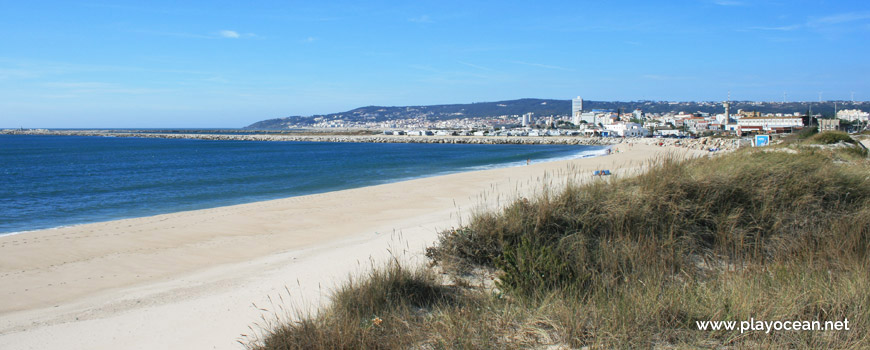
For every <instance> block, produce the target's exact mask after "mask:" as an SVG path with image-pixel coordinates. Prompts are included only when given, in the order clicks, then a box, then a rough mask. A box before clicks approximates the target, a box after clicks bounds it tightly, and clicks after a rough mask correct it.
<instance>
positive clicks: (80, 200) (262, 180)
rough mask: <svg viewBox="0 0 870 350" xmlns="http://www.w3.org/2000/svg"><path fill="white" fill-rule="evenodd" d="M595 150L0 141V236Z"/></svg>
mask: <svg viewBox="0 0 870 350" xmlns="http://www.w3.org/2000/svg"><path fill="white" fill-rule="evenodd" d="M604 152H605V147H602V146H573V145H469V144H414V143H327V142H268V141H263V142H259V141H208V140H185V139H155V138H134V137H130V138H127V137H124V138H113V137H89V136H31V135H0V234H9V233H13V232H22V231H30V230H37V229H45V228H54V227H61V226H68V225H76V224H84V223H92V222H100V221H108V220H115V219H123V218H131V217H142V216H149V215H156V214H163V213H170V212H177V211H184V210H194V209H204V208H212V207H218V206H224V205H233V204H241V203H249V202H255V201H261V200H268V199H276V198H283V197H290V196H299V195H305V194H312V193H321V192H328V191H335V190H342V189H348V188H355V187H362V186H370V185H376V184H383V183H389V182H396V181H402V180H407V179H413V178H420V177H426V176H434V175H441V174H448V173H456V172H462V171H469V170H479V169H486V168H495V167H505V166H518V165H524V164H526V161H527V160H529V159H530V160H531V161H532V162H539V161H546V160H554V159H565V158H579V157H589V156H594V155H600V154H603V153H604ZM432 190H433V191H434V190H437V189H432Z"/></svg>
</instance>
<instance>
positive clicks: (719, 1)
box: [713, 0, 746, 6]
mask: <svg viewBox="0 0 870 350" xmlns="http://www.w3.org/2000/svg"><path fill="white" fill-rule="evenodd" d="M713 3H714V4H716V5H719V6H743V5H746V3H744V2H743V1H733V0H715V1H713Z"/></svg>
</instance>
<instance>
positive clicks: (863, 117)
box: [837, 109, 870, 122]
mask: <svg viewBox="0 0 870 350" xmlns="http://www.w3.org/2000/svg"><path fill="white" fill-rule="evenodd" d="M837 119H844V120H848V121H850V122H852V121H859V122H866V121H868V120H870V113H868V112H864V111H862V110H858V109H844V110H841V111H837Z"/></svg>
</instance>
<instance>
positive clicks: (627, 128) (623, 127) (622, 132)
mask: <svg viewBox="0 0 870 350" xmlns="http://www.w3.org/2000/svg"><path fill="white" fill-rule="evenodd" d="M604 129H605V130H609V131H612V132H613V133H615V134H616V135H619V136H620V137H644V136H647V135H649V130H647V129H646V128H644V127H643V126H641V125H640V124H638V123H631V122H628V123H614V124H606V125H604Z"/></svg>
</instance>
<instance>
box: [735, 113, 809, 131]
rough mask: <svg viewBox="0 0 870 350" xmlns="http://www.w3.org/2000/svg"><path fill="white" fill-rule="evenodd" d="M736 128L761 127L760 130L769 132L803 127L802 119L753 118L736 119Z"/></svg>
mask: <svg viewBox="0 0 870 350" xmlns="http://www.w3.org/2000/svg"><path fill="white" fill-rule="evenodd" d="M737 126H739V127H741V128H745V127H753V128H754V127H761V130H764V131H770V130H774V129H789V128H802V127H803V126H804V121H803V118H801V117H799V116H797V117H753V118H740V119H737Z"/></svg>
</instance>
